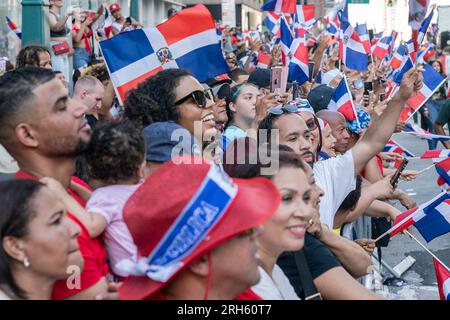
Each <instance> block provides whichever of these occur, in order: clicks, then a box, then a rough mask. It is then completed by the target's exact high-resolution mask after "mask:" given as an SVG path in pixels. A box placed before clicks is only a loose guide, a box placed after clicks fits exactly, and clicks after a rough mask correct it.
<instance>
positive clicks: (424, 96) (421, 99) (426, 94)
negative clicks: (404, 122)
mask: <svg viewBox="0 0 450 320" xmlns="http://www.w3.org/2000/svg"><path fill="white" fill-rule="evenodd" d="M424 69H425V72H424V73H423V86H422V88H420V90H419V92H418V93H417V94H416V95H414V96H412V97H411V98H409V99H408V100H407V101H406V106H405V108H406V109H408V108H409V112H411V115H410V116H409V118H410V117H411V116H412V115H413V114H414V113H415V112H417V111H418V110H419V109H420V108H421V107H422V106H423V105H424V104H425V102H427V100H428V99H429V98H430V97H431V96H432V95H433V94H434V93H435V92H436V90H438V89H439V88H440V87H441V86H442V84H443V83H444V82H445V78H443V77H442V76H441V75H440V74H439V73H438V72H436V71H435V70H434V69H433V67H431V66H430V65H425V67H424Z"/></svg>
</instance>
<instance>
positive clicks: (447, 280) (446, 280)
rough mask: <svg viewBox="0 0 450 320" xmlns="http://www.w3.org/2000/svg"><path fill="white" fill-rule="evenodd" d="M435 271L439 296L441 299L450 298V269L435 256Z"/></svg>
mask: <svg viewBox="0 0 450 320" xmlns="http://www.w3.org/2000/svg"><path fill="white" fill-rule="evenodd" d="M433 264H434V271H435V272H436V280H437V284H438V289H439V297H440V298H441V300H450V270H449V269H448V268H447V267H446V266H444V265H443V264H442V263H440V262H439V261H438V260H436V258H433Z"/></svg>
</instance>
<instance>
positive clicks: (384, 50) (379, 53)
mask: <svg viewBox="0 0 450 320" xmlns="http://www.w3.org/2000/svg"><path fill="white" fill-rule="evenodd" d="M391 43H392V36H387V37H383V38H381V39H380V40H379V41H378V42H377V43H376V44H375V48H374V49H373V52H372V54H373V55H374V56H375V57H378V58H380V59H381V60H383V59H384V57H386V55H387V54H388V53H389V46H390V45H391Z"/></svg>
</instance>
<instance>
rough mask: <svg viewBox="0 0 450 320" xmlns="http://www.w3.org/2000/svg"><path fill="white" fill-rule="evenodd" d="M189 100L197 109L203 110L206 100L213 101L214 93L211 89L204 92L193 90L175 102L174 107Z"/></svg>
mask: <svg viewBox="0 0 450 320" xmlns="http://www.w3.org/2000/svg"><path fill="white" fill-rule="evenodd" d="M189 99H192V100H194V102H195V103H196V104H197V106H198V107H199V108H205V107H206V105H207V104H208V101H207V100H210V101H214V93H213V91H212V89H206V90H204V91H201V90H195V91H192V92H191V93H189V94H188V95H187V96H185V97H183V98H181V99H180V100H178V101H177V102H175V105H180V104H182V103H184V102H186V101H188V100H189Z"/></svg>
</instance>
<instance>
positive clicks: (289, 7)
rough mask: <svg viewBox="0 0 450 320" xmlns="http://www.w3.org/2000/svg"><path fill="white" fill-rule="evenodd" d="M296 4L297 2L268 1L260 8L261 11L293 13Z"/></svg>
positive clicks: (285, 0)
mask: <svg viewBox="0 0 450 320" xmlns="http://www.w3.org/2000/svg"><path fill="white" fill-rule="evenodd" d="M296 4H297V0H269V1H268V2H266V3H265V4H264V5H263V6H262V7H261V11H275V12H282V13H295V11H296V8H295V7H296Z"/></svg>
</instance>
